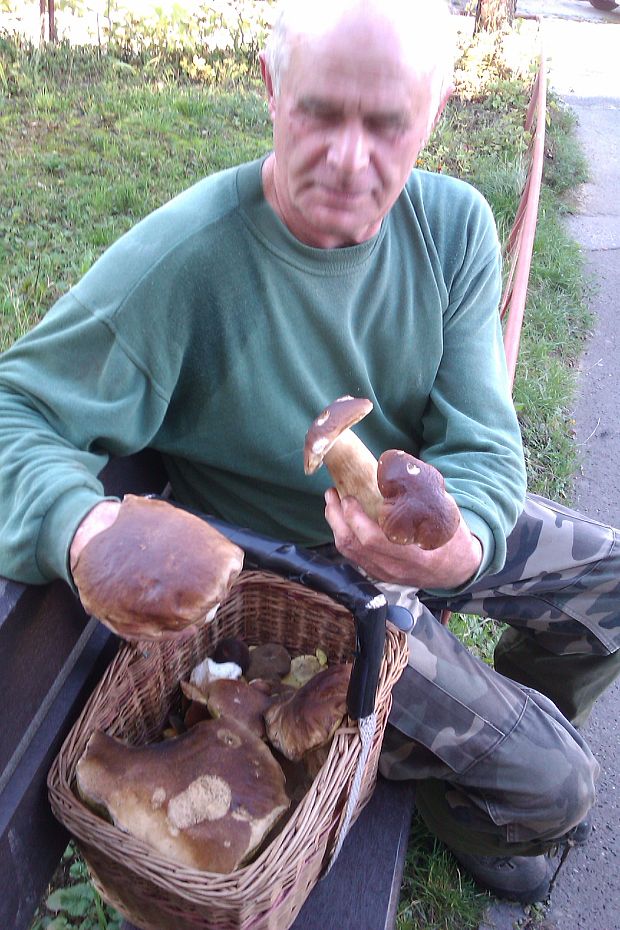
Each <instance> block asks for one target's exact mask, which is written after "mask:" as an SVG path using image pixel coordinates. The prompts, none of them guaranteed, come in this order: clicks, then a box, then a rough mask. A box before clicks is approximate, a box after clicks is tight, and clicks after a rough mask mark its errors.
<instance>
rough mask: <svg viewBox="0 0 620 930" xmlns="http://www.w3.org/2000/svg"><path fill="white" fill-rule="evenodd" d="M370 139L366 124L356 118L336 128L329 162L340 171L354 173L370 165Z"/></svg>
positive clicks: (331, 139) (329, 150) (331, 141)
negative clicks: (365, 127) (367, 134)
mask: <svg viewBox="0 0 620 930" xmlns="http://www.w3.org/2000/svg"><path fill="white" fill-rule="evenodd" d="M368 159H369V151H368V139H367V137H366V131H365V129H364V126H363V125H362V124H361V123H359V122H357V121H354V120H351V121H347V122H345V123H343V124H342V125H341V126H339V127H338V128H337V129H335V130H334V132H333V134H332V136H331V138H330V142H329V148H328V151H327V163H328V164H329V165H330V166H331V167H332V168H336V169H337V170H340V171H346V172H350V173H354V172H356V171H361V170H363V169H364V168H366V167H367V165H368Z"/></svg>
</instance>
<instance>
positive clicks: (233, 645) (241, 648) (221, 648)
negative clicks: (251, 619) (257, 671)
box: [213, 636, 250, 675]
mask: <svg viewBox="0 0 620 930" xmlns="http://www.w3.org/2000/svg"><path fill="white" fill-rule="evenodd" d="M213 658H214V660H215V661H216V662H218V663H225V662H234V663H235V665H238V666H239V668H240V669H241V674H242V675H245V673H246V672H247V670H248V666H249V664H250V650H249V648H248V646H247V645H246V643H244V642H243V640H242V639H239V638H238V637H237V636H225V637H224V639H221V640H220V641H219V642H218V644H217V646H216V647H215V650H214V652H213Z"/></svg>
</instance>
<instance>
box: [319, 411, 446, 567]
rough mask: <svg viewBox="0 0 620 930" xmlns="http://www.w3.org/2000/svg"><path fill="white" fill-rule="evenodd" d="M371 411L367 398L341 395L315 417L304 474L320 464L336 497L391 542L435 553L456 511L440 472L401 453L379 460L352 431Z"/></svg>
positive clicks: (394, 450)
mask: <svg viewBox="0 0 620 930" xmlns="http://www.w3.org/2000/svg"><path fill="white" fill-rule="evenodd" d="M372 408H373V404H372V402H371V401H370V400H367V399H366V398H354V397H349V396H346V397H340V398H338V400H335V401H334V402H333V403H331V404H329V406H328V407H326V408H325V410H324V411H323V412H322V413H321V414H320V415H319V416H318V417H317V418H316V420H315V421H314V423H313V424H312V426H311V427H310V429H309V430H308V432H307V433H306V441H305V446H304V470H305V472H306V474H307V475H310V474H313V473H314V472H315V471H316V470H317V468H319V467H320V466H321V465H322V464H323V463H324V464H325V465H326V466H327V468H328V469H329V472H330V474H331V476H332V478H333V479H334V484H335V485H336V490H337V491H338V493H339V495H340V497H341V498H342V497H346V496H351V497H355V498H356V499H357V500H358V501H359V503H360V504H361V506H362V508H363V510H364V511H365V513H366V514H367V516H369V517H370V518H371V519H372V520H374V521H375V522H377V523H378V524H379V526H380V527H381V529H382V530H383V532H384V534H385V536H386V537H387V538H388V539H389V541H390V542H392V543H396V544H398V545H410V544H415V545H417V546H419V547H420V548H421V549H438V548H439V547H440V546H443V545H445V544H446V543H447V542H448V541H449V540H450V539H451V538H452V537H453V536H454V534H455V533H456V531H457V529H458V525H459V521H460V513H459V509H458V507H457V505H456V502H455V500H454V498H453V497H452V496H451V495H450V494H448V492H447V491H446V489H445V484H444V480H443V477H442V475H441V473H440V472H439V471H438V470H437V469H436V468H434V467H433V466H432V465H429V464H427V463H426V462H422V461H421V460H419V459H417V458H415V457H414V456H413V455H410V454H409V453H407V452H403V451H401V450H400V449H389V450H388V451H387V452H384V453H383V455H382V456H381V457H380V459H379V461H378V462H377V460H376V459H375V457H374V455H373V454H372V452H370V450H369V449H367V448H366V446H365V445H364V443H363V442H362V441H361V440H360V439H359V438H358V437H357V436H356V435H355V433H353V431H352V429H351V427H352V426H354V425H355V424H356V423H359V421H360V420H362V419H363V418H364V417H365V416H366V415H367V414H368V413H370V411H371V410H372Z"/></svg>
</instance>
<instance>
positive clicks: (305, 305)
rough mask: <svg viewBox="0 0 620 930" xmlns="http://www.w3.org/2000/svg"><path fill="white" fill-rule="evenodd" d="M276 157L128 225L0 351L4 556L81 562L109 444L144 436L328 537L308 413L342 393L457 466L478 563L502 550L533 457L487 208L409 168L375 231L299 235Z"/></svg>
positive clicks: (58, 566) (451, 477)
mask: <svg viewBox="0 0 620 930" xmlns="http://www.w3.org/2000/svg"><path fill="white" fill-rule="evenodd" d="M260 169H261V162H258V161H257V162H253V163H250V164H246V165H242V166H240V167H238V168H234V169H230V170H228V171H224V172H222V173H219V174H216V175H214V176H212V177H208V178H206V179H204V180H203V181H201V182H200V183H198V184H196V185H195V186H194V187H192V188H191V189H189V190H188V191H186V192H184V193H183V194H181V195H180V196H179V197H176V198H175V199H174V200H172V201H171V202H170V203H168V204H166V205H165V206H164V207H162V208H161V209H159V210H157V211H156V212H154V213H153V214H151V215H150V216H148V217H147V218H146V219H145V220H143V221H142V222H141V223H139V224H138V225H137V226H136V227H135V228H134V229H132V230H131V231H130V232H129V233H127V234H126V235H124V236H123V237H122V238H121V239H120V240H119V241H118V242H116V243H115V244H114V245H113V246H112V247H111V248H110V249H108V251H107V252H106V253H105V254H104V255H103V256H102V257H101V258H100V259H99V260H98V261H97V262H96V264H95V265H94V266H93V268H92V269H91V270H90V271H89V272H88V273H87V274H86V276H85V277H84V278H83V279H82V280H81V281H80V282H79V283H78V284H77V286H75V287H74V288H73V289H72V290H71V291H70V292H69V293H68V294H67V295H66V296H64V297H63V298H62V299H61V300H59V301H58V303H57V304H56V305H55V306H54V307H53V308H52V309H51V310H50V311H49V313H48V314H47V315H46V316H45V318H44V319H43V321H42V322H41V323H40V324H39V325H38V326H37V327H36V328H35V329H34V330H33V331H32V332H30V333H29V334H27V335H26V336H25V337H24V338H22V339H21V340H19V341H18V342H17V343H16V344H15V345H14V346H13V347H12V348H11V349H9V351H8V352H6V353H5V354H4V355H3V356H2V358H1V359H0V574H4V575H6V576H8V577H11V578H14V579H16V580H21V581H25V582H34V583H40V582H44V581H46V580H49V579H52V578H55V577H64V578H65V579H67V580H69V578H70V576H69V570H68V549H69V545H70V542H71V539H72V536H73V533H74V531H75V529H76V527H77V525H78V524H79V522H80V521H81V520H82V518H83V517H84V516H85V514H86V513H87V512H88V510H90V508H91V507H92V506H94V504H96V503H97V502H98V501H99V500H100V499H101V497H102V495H103V490H102V486H101V483H100V482H99V480H98V478H97V474H98V473H99V472H100V470H101V468H102V467H103V466H104V465H105V463H106V461H107V459H108V457H109V456H110V455H126V454H130V453H132V452H134V451H137V450H139V449H142V448H144V447H146V446H150V447H152V448H155V449H157V450H159V451H160V452H161V453H162V454H163V457H164V461H165V463H166V466H167V469H168V472H169V476H170V480H171V483H172V487H173V492H174V495H175V497H176V498H177V499H179V500H181V501H183V502H185V503H188V504H191V505H193V506H195V507H198V508H200V509H202V510H204V511H206V512H209V513H212V514H215V515H217V516H220V517H222V518H223V519H225V520H228V521H230V522H232V523H235V524H238V525H241V526H245V527H250V528H252V529H254V530H257V531H259V532H262V533H266V534H268V535H271V536H275V537H278V538H281V539H287V540H290V541H293V542H298V543H302V544H305V545H315V544H319V543H324V542H327V541H329V540H330V539H331V531H330V529H329V526H328V524H327V523H326V521H325V518H324V513H323V511H324V502H323V492H324V490H325V488H327V487H328V486H329V484H330V479H329V475H328V473H327V471H326V469H325V468H323V469H321V470H320V471H319V472H317V473H316V474H315V475H314V476H312V477H307V476H305V475H304V471H303V455H302V449H303V443H304V436H305V433H306V430H307V428H308V426H309V424H310V423H311V421H312V420H313V419H314V417H315V416H316V415H317V414H318V413H320V411H321V410H322V409H323V408H324V407H325V406H326V405H327V404H328V403H330V402H331V401H332V400H334V399H335V398H336V397H339V396H341V395H343V394H352V395H354V396H360V397H368V398H370V399H371V400H372V401H373V403H374V405H375V407H374V410H373V411H372V413H371V414H370V415H369V416H368V417H367V418H366V419H365V420H364V421H363V422H362V423H360V424H359V426H358V427H356V432H357V433H358V434H359V436H360V437H361V438H362V439H363V440H364V442H365V443H366V444H367V445H368V446H369V448H370V449H371V450H372V451H373V452H374V453H375V454H376V455H377V456H378V455H379V454H380V453H381V452H383V451H384V450H385V449H388V448H398V449H405V450H407V451H409V452H412V453H413V454H415V455H418V456H420V457H421V458H424V459H425V460H426V461H428V462H432V463H433V464H434V465H436V466H437V467H438V468H439V469H440V470H441V472H442V473H443V475H444V477H445V479H446V485H447V487H448V489H449V490H450V491H451V493H452V494H453V495H454V497H455V498H456V501H457V503H458V505H459V507H460V508H461V511H462V513H463V515H464V517H465V520H466V521H467V523H468V525H469V527H470V528H471V530H472V532H473V533H475V534H476V535H477V536H478V537H479V538H480V540H481V541H482V544H483V547H484V562H483V567H482V569H481V572H480V573H479V574H481V573H482V571H485V572H488V571H495V570H498V569H499V568H500V567H501V565H502V564H503V561H504V558H505V539H506V535H507V534H508V533H509V532H510V530H511V528H512V526H513V525H514V522H515V520H516V518H517V516H518V514H519V512H520V509H521V507H522V503H523V496H524V490H525V474H524V464H523V456H522V448H521V440H520V435H519V429H518V425H517V421H516V417H515V413H514V409H513V406H512V402H511V398H510V391H509V387H508V383H507V377H506V371H505V362H504V354H503V348H502V340H501V331H500V324H499V320H498V313H497V304H498V298H499V294H500V257H499V249H498V243H497V236H496V233H495V227H494V223H493V219H492V216H491V212H490V209H489V207H488V205H487V204H486V203H485V201H484V200H483V199H482V197H481V196H480V195H479V194H478V193H477V192H476V191H475V190H474V189H473V188H472V187H470V186H469V185H467V184H465V183H463V182H461V181H457V180H455V179H452V178H449V177H446V176H442V175H433V174H428V173H425V172H421V171H414V172H413V174H412V176H411V178H410V180H409V182H408V184H407V187H406V189H405V191H404V192H403V193H402V195H401V197H400V199H399V200H398V201H397V203H396V204H395V206H394V207H393V209H392V210H391V212H390V214H389V215H388V216H387V217H386V218H385V220H384V222H383V224H382V226H381V229H380V231H379V232H378V233H377V235H376V236H374V238H372V239H371V240H369V241H368V242H364V243H363V244H361V245H358V246H353V247H351V248H342V249H334V250H322V249H315V248H311V247H309V246H306V245H303V244H302V243H300V242H298V241H297V240H296V239H295V238H294V237H293V236H292V235H291V234H290V233H289V232H288V230H287V229H286V227H285V226H284V225H283V224H282V223H281V222H280V221H279V219H278V218H277V216H276V215H275V214H274V212H273V211H272V210H271V208H270V207H269V205H268V204H267V202H266V201H265V198H264V196H263V191H262V185H261V180H260Z"/></svg>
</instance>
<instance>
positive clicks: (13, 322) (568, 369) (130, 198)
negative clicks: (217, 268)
mask: <svg viewBox="0 0 620 930" xmlns="http://www.w3.org/2000/svg"><path fill="white" fill-rule="evenodd" d="M533 41H534V37H533V36H532V34H531V33H529V32H528V31H527V30H524V31H523V33H522V34H519V33H515V35H514V36H513V37H512V38H511V43H512V46H513V49H512V50H513V52H514V47H519V48H520V50H521V54H522V57H524V58H525V59H527V58H528V56H529V55H530V54H531V53H532V50H533ZM505 55H507V53H506V51H504V53H502V56H500V57H499V58H498V57H497V55H496V50H495V49H494V48H493V47H490V46H489V44H488V43H487V44H486V45H485V44H484V43H482V44H478V45H475V46H469V45H468V44H467V42H465V43H464V54H463V58H462V60H461V63H460V69H459V73H458V83H457V91H456V93H455V95H454V96H453V98H452V100H451V102H450V104H449V106H448V109H447V112H446V114H445V117H444V119H443V120H442V122H441V124H440V126H439V128H438V130H437V131H436V133H435V135H434V137H433V139H432V140H431V143H430V145H429V146H428V148H427V150H426V151H425V152H424V153H423V155H422V157H421V159H420V164H421V165H422V166H423V167H426V168H430V169H431V170H437V171H445V172H447V173H453V174H456V175H458V176H460V177H463V178H466V179H467V180H469V181H471V182H472V183H473V184H474V185H476V186H477V187H478V188H479V189H480V190H482V192H483V193H484V194H485V195H486V196H487V197H488V199H489V201H490V202H491V205H492V207H493V209H494V212H495V215H496V217H497V221H498V225H499V228H500V232H501V234H502V235H505V233H506V231H507V229H508V228H509V226H510V224H511V222H512V219H513V217H514V212H515V209H516V204H517V201H518V197H519V193H520V189H521V185H522V183H523V179H524V172H525V169H524V165H525V153H526V149H527V143H528V138H527V136H526V134H525V132H524V130H523V123H524V117H525V109H526V105H527V100H528V95H529V90H530V87H529V84H530V81H531V76H532V75H531V71H529V72H528V69H527V68H523V67H522V65H520V66H519V67H518V68H517V69H516V70H515V68H514V66H512V65H511V64H510V63H509V62H508V61H507V59H506V57H505ZM571 126H572V122H571V117H570V114H569V113H568V112H567V111H566V110H565V109H564V108H563V107H562V106H561V105H560V104H559V103H558V102H557V101H554V100H553V99H552V100H551V101H550V105H549V121H548V137H547V146H546V149H547V163H546V167H545V181H544V189H543V194H542V200H541V207H540V218H539V225H538V231H537V237H536V243H535V254H534V261H533V267H532V273H531V280H530V292H529V301H528V307H527V313H526V319H525V325H524V332H523V337H522V346H521V352H520V358H519V365H518V371H517V379H516V384H515V403H516V406H517V410H518V412H519V417H520V421H521V425H522V429H523V436H524V442H525V447H526V455H527V462H528V469H529V475H530V489H531V490H533V491H538V492H539V493H543V494H546V495H548V496H552V497H555V498H556V499H560V500H568V499H570V494H571V476H572V475H573V474H574V472H575V468H576V459H575V449H574V445H573V438H572V433H571V427H570V410H571V399H572V390H573V366H574V362H575V359H576V357H577V355H578V353H579V351H580V347H581V345H582V342H583V338H584V335H585V334H586V332H587V327H588V325H589V319H588V316H587V313H586V311H585V309H584V299H583V298H584V282H583V278H582V272H581V262H580V258H579V252H578V249H577V247H576V245H575V244H574V243H572V242H571V241H570V240H569V239H568V238H567V236H566V234H565V233H564V230H563V228H562V224H561V219H562V213H563V211H564V210H565V209H566V208H565V197H566V194H567V192H569V191H570V189H571V188H572V186H574V185H575V184H576V183H578V182H579V181H580V180H583V179H584V177H585V172H584V163H583V160H582V158H581V156H580V153H579V151H578V150H577V148H576V145H575V143H574V140H573V137H572V135H571ZM270 139H271V128H270V122H269V119H268V114H267V110H266V106H265V103H264V99H263V96H262V93H261V92H260V89H259V88H258V87H255V86H245V87H243V88H241V87H236V88H229V89H224V88H216V89H213V88H211V89H209V88H206V87H204V86H199V85H192V84H189V83H186V84H182V83H178V82H175V81H171V80H169V79H168V78H166V77H165V76H162V77H158V76H157V74H154V75H152V76H150V77H149V78H148V79H146V78H145V76H144V74H143V73H141V72H140V70H138V69H136V68H133V67H131V66H129V65H127V64H125V63H123V62H121V61H118V60H115V59H113V58H111V57H107V56H105V55H104V56H99V55H97V54H96V53H95V52H94V51H91V50H79V49H71V48H69V47H68V46H65V45H63V46H60V47H59V48H57V49H49V50H44V51H38V50H36V49H31V48H29V47H26V46H24V45H20V44H19V43H16V42H14V41H12V40H10V39H8V38H2V37H1V36H0V348H2V349H3V348H6V347H7V346H9V345H10V344H11V343H12V342H13V341H14V340H15V339H16V338H17V337H18V336H19V335H20V334H22V333H23V332H25V331H27V330H28V329H29V328H30V327H32V326H33V325H34V324H35V323H36V322H37V321H38V320H39V319H40V318H41V317H42V315H43V314H44V313H45V312H46V310H47V309H48V308H49V307H50V306H51V304H52V303H53V302H54V300H55V299H56V298H57V297H58V296H59V295H60V294H62V293H63V292H64V291H65V290H66V289H67V288H68V287H70V286H71V284H72V283H74V282H75V281H76V280H77V279H78V278H79V277H80V276H81V274H83V272H85V271H86V269H87V268H88V267H89V266H90V265H91V264H92V262H93V261H94V260H95V259H96V258H97V256H98V255H100V254H101V252H102V251H103V250H104V249H105V247H106V246H107V245H109V244H110V243H111V242H113V241H114V240H115V239H116V238H117V237H118V236H120V235H121V234H122V233H123V232H124V231H125V230H127V229H128V228H129V227H131V226H132V225H133V224H134V223H135V222H136V221H137V220H139V219H140V218H141V217H143V216H144V215H145V214H147V213H148V212H149V211H151V210H152V209H154V208H155V207H157V206H159V205H160V204H161V203H163V202H164V201H166V200H167V199H169V198H170V197H172V196H174V195H175V194H176V193H178V192H180V191H181V190H183V189H184V188H186V187H188V186H189V185H190V184H192V183H193V182H194V181H197V180H198V179H199V178H201V177H203V176H204V175H205V174H208V173H211V172H213V171H217V170H218V169H220V168H223V167H226V166H228V165H231V164H235V163H238V162H240V161H243V160H247V159H251V158H254V157H256V156H258V155H260V154H261V153H263V152H265V151H266V150H268V148H269V147H270ZM454 622H455V624H456V626H454V627H453V629H455V631H457V632H458V634H459V635H461V636H462V638H464V639H465V640H466V641H467V643H468V645H469V646H470V647H471V648H472V649H474V650H475V651H476V652H478V653H479V654H481V655H482V656H483V657H484V658H485V659H487V660H488V659H489V657H490V655H491V654H492V648H493V644H494V642H495V639H496V631H495V628H494V627H493V626H492V625H491V624H489V623H486V622H484V621H479V620H470V619H468V618H456V619H455V621H454ZM487 900H488V899H487V897H486V896H485V895H482V894H480V893H479V892H478V891H477V889H476V888H475V886H474V885H473V884H472V883H471V881H470V880H469V879H468V878H467V877H466V876H465V875H463V874H461V873H460V872H459V870H458V869H457V867H456V864H455V862H454V860H453V859H452V857H451V856H450V855H449V854H448V853H447V852H446V851H445V850H444V849H443V848H442V847H441V846H440V844H437V843H436V842H435V841H434V840H433V839H432V837H430V836H429V835H428V834H427V832H426V831H425V829H424V828H423V826H422V824H421V823H420V822H419V821H418V820H416V821H415V823H414V827H413V830H412V836H411V843H410V849H409V856H408V865H407V871H406V876H405V881H404V885H403V891H402V901H401V909H400V914H399V918H398V928H399V930H431V928H432V930H467V928H474V927H477V926H478V923H479V919H480V915H481V912H482V909H483V907H484V906H485V904H486V902H487ZM117 926H118V918H117V916H115V915H114V914H113V913H112V912H111V911H110V910H109V909H108V908H107V907H105V906H104V905H103V904H102V903H101V902H100V900H99V899H98V897H97V896H96V894H95V893H94V891H93V889H92V887H91V886H90V884H89V883H88V881H87V878H86V876H85V873H84V867H83V865H82V864H81V862H80V860H79V858H76V856H75V855H74V852H73V851H72V850H71V851H69V852H68V854H67V857H66V860H65V862H64V865H63V871H62V873H61V874H60V877H59V878H58V879H57V880H56V882H55V890H54V891H53V893H52V894H51V896H50V898H48V899H47V903H45V902H44V904H43V906H42V908H41V910H40V913H39V915H38V916H37V918H36V920H35V923H34V924H33V930H43V928H47V930H68V928H78V927H79V928H82V930H95V928H98V930H105V928H106V927H107V928H108V930H115V928H116V927H117Z"/></svg>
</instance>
